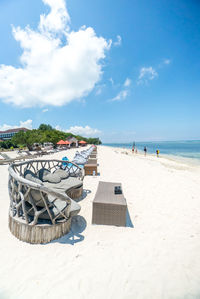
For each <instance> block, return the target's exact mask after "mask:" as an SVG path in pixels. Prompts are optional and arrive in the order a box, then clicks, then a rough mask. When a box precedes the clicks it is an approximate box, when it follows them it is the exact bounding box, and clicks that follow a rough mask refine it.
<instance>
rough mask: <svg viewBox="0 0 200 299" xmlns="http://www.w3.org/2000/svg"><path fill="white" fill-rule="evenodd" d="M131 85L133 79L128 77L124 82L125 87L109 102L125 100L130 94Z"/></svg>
mask: <svg viewBox="0 0 200 299" xmlns="http://www.w3.org/2000/svg"><path fill="white" fill-rule="evenodd" d="M130 85H131V79H129V78H126V80H125V82H124V84H123V89H122V90H121V91H120V92H119V93H118V94H117V95H116V96H115V97H114V98H112V99H110V100H109V102H119V101H123V100H125V99H126V97H127V96H128V94H129V90H128V87H129V86H130Z"/></svg>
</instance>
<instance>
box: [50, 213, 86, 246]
mask: <svg viewBox="0 0 200 299" xmlns="http://www.w3.org/2000/svg"><path fill="white" fill-rule="evenodd" d="M86 227H87V222H86V220H85V218H84V217H82V216H80V215H77V216H74V217H72V222H71V229H70V231H69V233H68V234H67V235H65V236H63V237H61V238H59V239H57V240H53V241H51V243H61V244H70V245H74V244H76V243H78V242H81V241H83V240H84V238H85V237H84V236H83V235H81V233H82V232H83V231H84V230H85V229H86Z"/></svg>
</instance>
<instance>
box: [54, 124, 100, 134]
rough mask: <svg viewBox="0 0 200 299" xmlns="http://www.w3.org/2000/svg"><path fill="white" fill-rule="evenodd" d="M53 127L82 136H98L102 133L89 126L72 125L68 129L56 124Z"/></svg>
mask: <svg viewBox="0 0 200 299" xmlns="http://www.w3.org/2000/svg"><path fill="white" fill-rule="evenodd" d="M55 129H56V130H59V131H63V132H66V133H72V134H74V135H81V136H83V137H98V136H99V135H100V134H101V133H102V132H101V131H100V130H98V129H94V128H91V127H90V126H85V127H82V126H72V127H70V128H69V129H63V128H61V126H59V125H57V126H56V127H55Z"/></svg>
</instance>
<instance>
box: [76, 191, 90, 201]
mask: <svg viewBox="0 0 200 299" xmlns="http://www.w3.org/2000/svg"><path fill="white" fill-rule="evenodd" d="M90 193H91V191H90V190H88V189H84V190H83V194H82V196H81V197H80V198H78V199H76V202H80V201H82V200H83V199H85V198H86V197H87V195H88V194H90Z"/></svg>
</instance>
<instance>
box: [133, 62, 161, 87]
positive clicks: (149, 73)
mask: <svg viewBox="0 0 200 299" xmlns="http://www.w3.org/2000/svg"><path fill="white" fill-rule="evenodd" d="M157 76H158V73H157V72H156V70H155V69H153V68H152V66H150V67H142V68H141V69H140V74H139V77H138V81H137V84H144V83H148V81H150V80H153V79H155V78H156V77H157Z"/></svg>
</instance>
